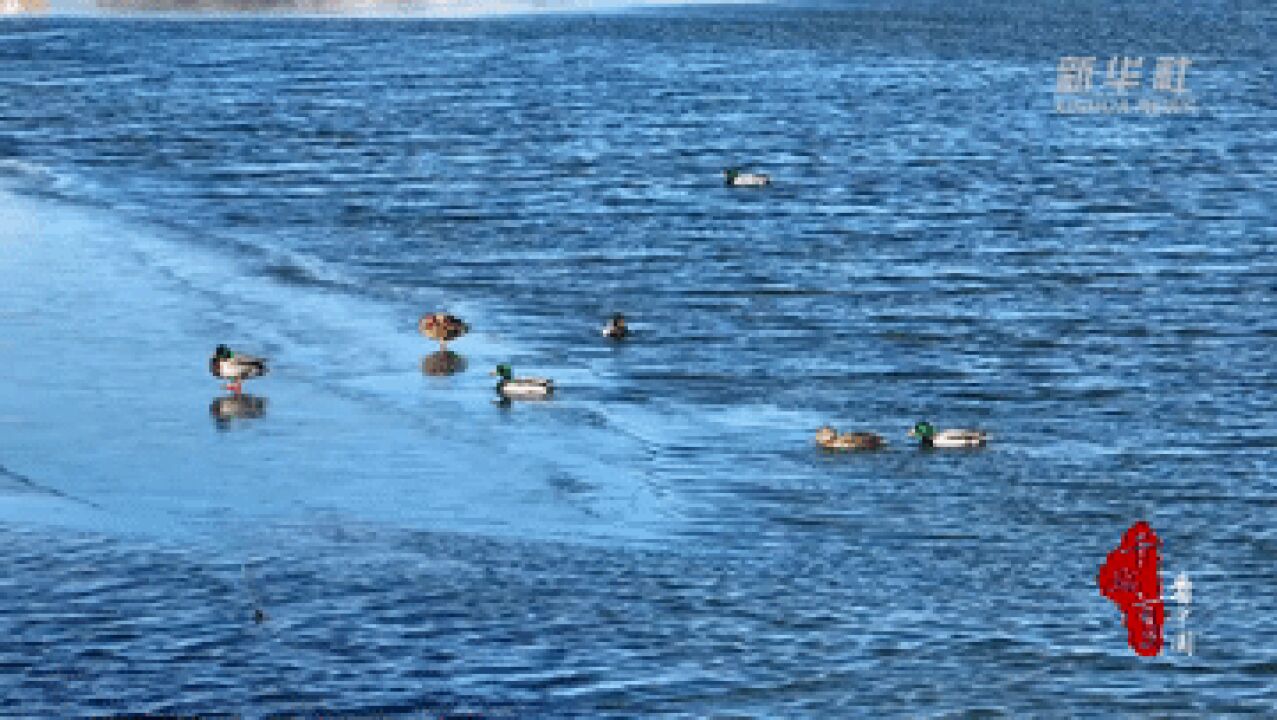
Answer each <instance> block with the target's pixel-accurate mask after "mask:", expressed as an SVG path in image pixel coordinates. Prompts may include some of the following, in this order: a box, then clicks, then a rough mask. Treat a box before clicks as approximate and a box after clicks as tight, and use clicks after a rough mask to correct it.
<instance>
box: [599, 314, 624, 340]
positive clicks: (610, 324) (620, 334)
mask: <svg viewBox="0 0 1277 720" xmlns="http://www.w3.org/2000/svg"><path fill="white" fill-rule="evenodd" d="M629 334H630V329H629V327H628V326H626V324H625V316H624V315H622V314H621V313H616V314H615V315H613V316H612V319H611V320H608V321H607V325H604V326H603V337H605V338H611V339H613V340H620V339H622V338H624V337H625V336H626V335H629Z"/></svg>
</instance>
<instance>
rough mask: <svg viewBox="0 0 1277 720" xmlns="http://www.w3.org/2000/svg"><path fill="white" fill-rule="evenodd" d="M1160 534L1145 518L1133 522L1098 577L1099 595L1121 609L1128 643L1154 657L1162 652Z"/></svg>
mask: <svg viewBox="0 0 1277 720" xmlns="http://www.w3.org/2000/svg"><path fill="white" fill-rule="evenodd" d="M1161 544H1162V541H1161V540H1158V539H1157V533H1155V532H1153V528H1152V527H1151V526H1149V524H1148V523H1146V522H1144V521H1143V520H1141V521H1139V522H1137V523H1135V524H1134V525H1132V526H1131V527H1130V528H1129V529H1128V530H1127V531H1126V532H1125V533H1124V534H1123V535H1122V542H1121V543H1120V544H1119V545H1118V546H1117V548H1116V549H1114V550H1113V551H1111V552H1110V553H1109V554H1108V559H1107V560H1105V561H1104V564H1103V565H1101V566H1100V574H1099V577H1098V578H1097V579H1098V581H1099V584H1100V594H1101V595H1103V596H1104V597H1106V598H1108V599H1109V600H1112V601H1113V603H1114V604H1116V605H1117V607H1118V609H1119V610H1121V611H1122V617H1123V620H1124V621H1125V623H1126V635H1127V642H1129V643H1130V645H1131V647H1132V648H1133V649H1134V650H1135V652H1136V654H1138V655H1141V656H1143V657H1153V656H1155V655H1157V654H1158V653H1160V652H1161V651H1162V622H1163V621H1164V620H1165V615H1166V611H1165V609H1164V608H1163V607H1162V583H1161V580H1159V579H1158V577H1157V549H1158V547H1159V546H1160V545H1161Z"/></svg>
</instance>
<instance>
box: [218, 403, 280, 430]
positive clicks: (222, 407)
mask: <svg viewBox="0 0 1277 720" xmlns="http://www.w3.org/2000/svg"><path fill="white" fill-rule="evenodd" d="M208 414H209V415H211V416H212V417H213V422H215V423H216V424H217V427H218V429H220V430H226V429H229V428H230V426H231V423H232V422H233V421H235V420H255V419H257V418H260V417H261V416H263V415H265V414H266V398H264V397H258V396H256V395H242V394H241V395H226V396H224V397H219V398H216V399H214V400H213V403H212V404H211V405H209V406H208Z"/></svg>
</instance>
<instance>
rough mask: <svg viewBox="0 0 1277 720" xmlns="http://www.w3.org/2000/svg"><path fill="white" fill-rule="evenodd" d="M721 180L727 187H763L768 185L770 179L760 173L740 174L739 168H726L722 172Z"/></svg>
mask: <svg viewBox="0 0 1277 720" xmlns="http://www.w3.org/2000/svg"><path fill="white" fill-rule="evenodd" d="M723 179H724V180H725V181H726V183H727V186H728V187H764V186H766V185H770V184H771V181H772V179H771V178H769V177H767V176H766V175H763V174H762V173H747V172H741V170H740V168H728V169H726V170H724V171H723Z"/></svg>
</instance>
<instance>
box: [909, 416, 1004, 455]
mask: <svg viewBox="0 0 1277 720" xmlns="http://www.w3.org/2000/svg"><path fill="white" fill-rule="evenodd" d="M909 437H912V438H918V445H919V447H924V448H933V447H934V448H974V447H984V442H985V440H986V439H987V436H986V435H985V432H984V431H983V430H940V431H938V432H937V431H936V429H935V427H933V426H932V425H931V423H929V422H927V421H926V420H923V421H922V422H920V423H918V424H916V425H914V426H913V427H912V428H911V429H910V430H909Z"/></svg>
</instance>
